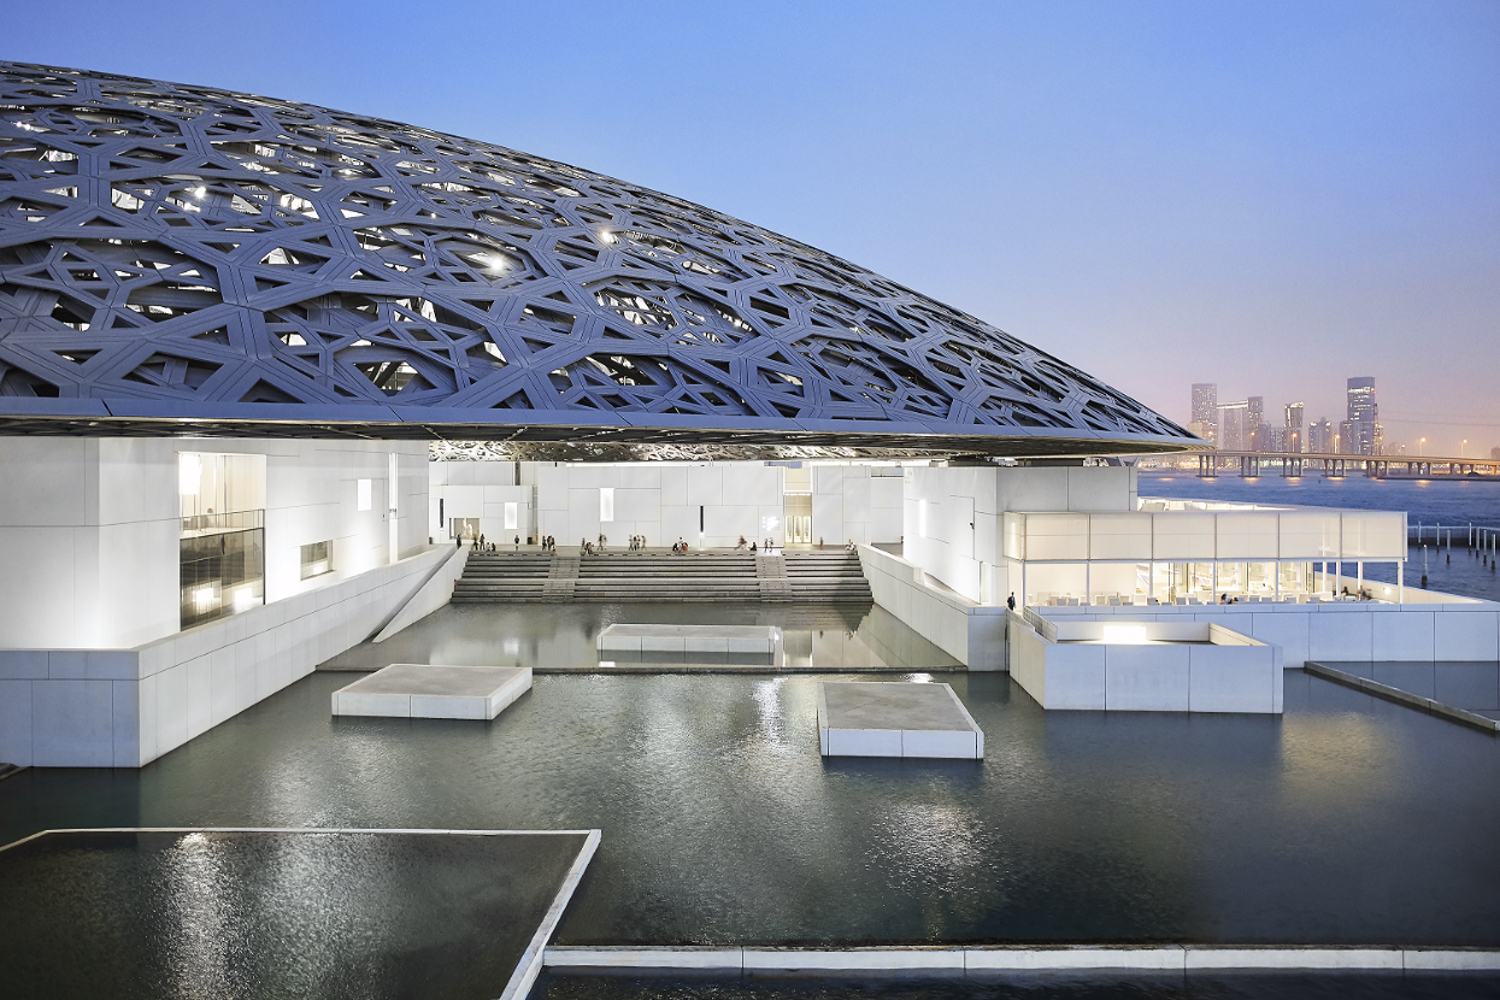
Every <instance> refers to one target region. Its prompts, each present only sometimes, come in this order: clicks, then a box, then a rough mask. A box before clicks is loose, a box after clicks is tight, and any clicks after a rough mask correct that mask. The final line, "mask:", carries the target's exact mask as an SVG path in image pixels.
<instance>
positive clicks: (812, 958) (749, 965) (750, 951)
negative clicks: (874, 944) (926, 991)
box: [744, 948, 964, 972]
mask: <svg viewBox="0 0 1500 1000" xmlns="http://www.w3.org/2000/svg"><path fill="white" fill-rule="evenodd" d="M744 962H745V964H744V969H745V971H746V972H771V971H776V972H794V971H798V970H804V969H805V970H809V971H811V970H826V971H837V972H896V971H902V972H905V971H928V972H940V971H947V972H962V971H963V969H964V952H963V949H961V948H931V949H928V948H851V949H849V950H848V951H797V950H793V949H788V950H785V951H783V950H780V949H776V948H746V949H745V951H744Z"/></svg>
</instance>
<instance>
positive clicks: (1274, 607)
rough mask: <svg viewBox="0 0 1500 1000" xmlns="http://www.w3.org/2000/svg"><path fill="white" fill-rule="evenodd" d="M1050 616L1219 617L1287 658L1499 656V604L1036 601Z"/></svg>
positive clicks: (1292, 663)
mask: <svg viewBox="0 0 1500 1000" xmlns="http://www.w3.org/2000/svg"><path fill="white" fill-rule="evenodd" d="M1037 610H1038V611H1041V612H1042V613H1043V614H1044V615H1045V616H1046V617H1047V618H1049V619H1053V620H1056V621H1059V622H1061V621H1068V620H1071V619H1073V618H1079V619H1082V620H1096V621H1108V620H1110V619H1112V618H1125V619H1129V620H1132V621H1172V620H1174V619H1176V620H1181V619H1190V620H1195V621H1200V622H1215V623H1218V624H1220V625H1223V626H1225V627H1226V628H1229V629H1232V630H1233V631H1236V632H1240V633H1243V634H1244V635H1248V636H1250V637H1252V638H1254V639H1258V640H1260V641H1261V642H1267V643H1275V644H1276V645H1278V646H1280V647H1281V648H1282V650H1283V654H1284V658H1283V665H1284V666H1287V667H1300V666H1302V665H1303V664H1304V663H1306V662H1307V661H1308V660H1350V661H1365V662H1368V661H1372V660H1374V661H1381V660H1385V661H1391V660H1419V661H1432V660H1465V661H1481V662H1494V661H1496V660H1500V604H1496V603H1495V602H1492V601H1471V602H1466V603H1463V604H1377V603H1374V602H1370V601H1338V602H1332V603H1322V604H1230V605H1217V604H1216V605H1196V606H1195V605H1186V606H1181V605H1158V606H1156V607H1150V608H1124V607H1122V608H1110V607H1098V606H1094V607H1079V608H1050V607H1049V608H1039V609H1037Z"/></svg>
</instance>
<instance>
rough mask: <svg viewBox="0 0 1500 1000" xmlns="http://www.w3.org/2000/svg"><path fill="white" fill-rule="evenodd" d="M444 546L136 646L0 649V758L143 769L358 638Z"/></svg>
mask: <svg viewBox="0 0 1500 1000" xmlns="http://www.w3.org/2000/svg"><path fill="white" fill-rule="evenodd" d="M452 556H453V550H452V549H449V548H447V547H446V546H433V547H431V548H426V547H424V548H423V549H422V550H421V551H419V552H418V553H417V554H415V555H412V556H410V557H408V558H406V559H404V560H402V561H401V562H399V563H396V564H394V565H388V566H381V567H379V568H376V569H373V570H370V571H369V572H366V573H363V574H360V575H357V576H353V577H346V578H344V579H341V580H331V579H330V578H329V577H322V578H320V580H321V581H322V584H323V585H322V586H321V587H319V588H317V589H314V590H309V591H304V592H302V593H301V594H298V595H296V596H294V597H291V598H288V599H286V600H283V601H278V602H276V603H274V604H267V605H263V606H260V607H256V608H253V609H251V610H249V611H246V612H243V613H241V614H237V615H231V616H229V617H228V618H221V619H219V620H217V621H213V622H209V623H207V624H204V625H200V626H198V627H196V628H192V629H189V630H188V631H186V632H178V633H175V634H173V635H170V636H167V637H166V638H163V639H158V640H156V641H154V642H150V643H145V644H143V645H139V646H137V647H135V648H131V649H104V650H58V649H52V650H47V649H0V760H3V761H6V762H8V763H13V764H22V765H36V766H43V767H140V766H142V765H144V764H146V763H149V762H150V761H152V760H155V759H156V758H157V757H160V756H161V755H162V754H164V753H167V752H168V751H170V750H172V749H174V748H176V747H179V746H181V745H182V744H184V743H186V742H187V741H188V740H190V739H192V738H193V737H195V736H198V735H200V734H201V733H204V732H206V731H208V730H209V729H211V728H213V727H214V726H216V725H218V724H219V723H221V722H223V721H224V720H225V719H228V718H230V717H232V716H234V715H236V714H238V713H239V712H242V711H244V710H245V709H246V708H249V707H250V706H251V705H253V704H255V703H256V702H258V701H260V700H261V699H263V698H266V697H268V696H270V695H272V694H274V693H276V692H277V691H279V690H281V689H282V688H284V687H286V686H287V685H288V684H291V683H293V682H294V681H296V680H298V679H299V678H301V677H304V676H306V675H307V674H309V673H311V672H312V671H313V669H314V668H315V667H316V666H317V664H319V663H321V662H322V661H324V660H326V659H328V658H330V657H332V656H335V655H337V654H338V653H341V652H343V651H344V650H346V649H348V648H349V647H350V646H353V645H356V644H357V643H359V642H362V641H364V640H365V639H366V638H368V637H369V636H370V634H371V633H372V632H374V631H375V630H377V629H379V628H380V627H381V625H382V624H384V623H385V622H386V621H387V620H388V619H390V618H391V616H392V615H394V614H395V613H396V612H397V611H398V610H399V609H401V608H402V607H403V606H404V605H406V603H407V601H408V600H409V599H410V598H411V597H412V595H413V594H414V593H417V592H418V591H419V590H420V589H421V588H422V587H423V584H424V583H425V582H426V581H427V580H428V578H429V577H430V576H431V575H432V574H433V572H434V568H436V567H441V566H443V565H444V563H445V560H450V559H451V558H452Z"/></svg>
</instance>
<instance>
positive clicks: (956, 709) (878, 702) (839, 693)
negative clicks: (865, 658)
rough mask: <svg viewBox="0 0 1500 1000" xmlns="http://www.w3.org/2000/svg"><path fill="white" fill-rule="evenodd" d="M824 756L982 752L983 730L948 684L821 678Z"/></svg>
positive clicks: (975, 755) (969, 755)
mask: <svg viewBox="0 0 1500 1000" xmlns="http://www.w3.org/2000/svg"><path fill="white" fill-rule="evenodd" d="M818 744H819V747H820V748H821V750H822V753H823V756H825V757H956V758H963V759H968V760H979V759H981V758H983V757H984V733H983V732H981V731H980V729H979V726H978V725H977V724H976V723H975V722H974V717H973V716H971V715H970V714H969V710H968V709H966V708H964V704H963V702H961V701H959V699H958V695H956V694H954V693H953V689H952V688H951V687H949V686H948V685H947V684H923V683H880V682H878V681H876V682H868V681H822V682H820V683H819V684H818Z"/></svg>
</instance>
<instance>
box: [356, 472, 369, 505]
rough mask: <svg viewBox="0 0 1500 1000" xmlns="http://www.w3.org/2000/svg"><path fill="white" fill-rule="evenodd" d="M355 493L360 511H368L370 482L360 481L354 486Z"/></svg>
mask: <svg viewBox="0 0 1500 1000" xmlns="http://www.w3.org/2000/svg"><path fill="white" fill-rule="evenodd" d="M356 493H357V495H358V499H359V509H360V510H369V509H370V481H369V480H368V479H361V480H360V481H359V482H358V483H357V484H356Z"/></svg>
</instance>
